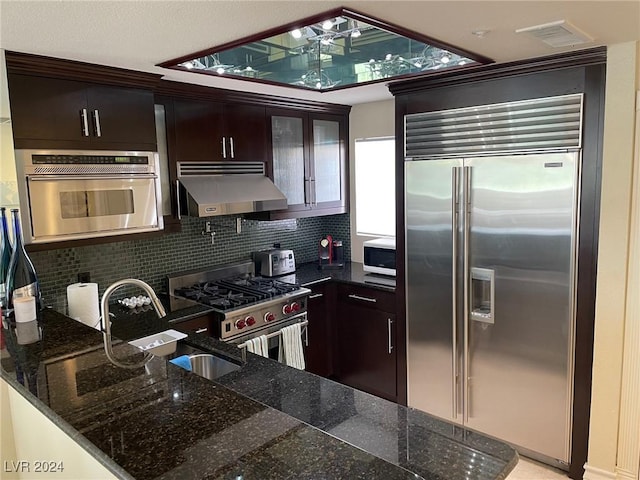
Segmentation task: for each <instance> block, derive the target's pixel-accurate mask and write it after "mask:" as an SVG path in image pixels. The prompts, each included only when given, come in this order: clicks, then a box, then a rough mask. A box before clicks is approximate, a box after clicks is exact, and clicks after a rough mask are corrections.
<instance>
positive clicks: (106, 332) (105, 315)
mask: <svg viewBox="0 0 640 480" xmlns="http://www.w3.org/2000/svg"><path fill="white" fill-rule="evenodd" d="M124 285H134V286H136V287H140V288H141V289H143V290H144V291H145V293H146V294H147V295H148V296H149V298H150V299H151V304H152V305H153V308H154V309H155V311H156V313H157V314H158V318H162V317H164V316H166V315H167V312H166V311H165V309H164V307H163V306H162V303H160V300H159V299H158V296H157V295H156V293H155V292H154V291H153V289H152V288H151V287H150V286H149V284H148V283H146V282H143V281H142V280H138V279H136V278H126V279H124V280H118V281H117V282H115V283H113V284H111V285H109V287H107V289H106V290H105V291H104V294H103V295H102V300H101V302H100V304H101V310H102V316H101V317H100V325H101V327H102V339H103V341H104V352H105V354H106V355H107V358H108V359H109V360H110V361H111V362H112V363H113V364H114V365H117V366H118V367H122V368H138V367H142V366H143V365H145V364H146V363H147V362H149V360H151V358H152V357H153V355H151V354H150V353H145V354H144V357H143V359H142V361H141V362H138V363H132V364H129V363H123V362H121V361H120V360H118V359H117V358H116V357H115V355H114V353H113V346H112V344H111V322H110V321H109V298H111V295H112V294H113V292H115V291H116V290H117V289H119V288H120V287H123V286H124Z"/></svg>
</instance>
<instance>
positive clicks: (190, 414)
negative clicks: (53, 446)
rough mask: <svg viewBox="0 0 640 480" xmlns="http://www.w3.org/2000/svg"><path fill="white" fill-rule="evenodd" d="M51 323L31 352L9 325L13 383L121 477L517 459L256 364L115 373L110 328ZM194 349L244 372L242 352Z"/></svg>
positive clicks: (434, 467) (309, 473) (499, 468)
mask: <svg viewBox="0 0 640 480" xmlns="http://www.w3.org/2000/svg"><path fill="white" fill-rule="evenodd" d="M172 315H173V320H174V321H176V320H179V313H178V311H177V310H176V312H174V313H172ZM157 325H160V323H158V324H157ZM6 327H8V326H6ZM41 327H42V339H41V340H39V341H37V342H35V343H31V344H27V345H19V344H18V342H17V337H16V331H15V329H14V328H13V327H8V328H3V334H4V337H5V347H4V349H3V352H2V357H3V358H2V362H1V364H2V368H1V369H0V374H1V376H2V378H3V379H5V380H6V381H7V382H9V383H10V384H11V385H12V386H13V387H14V388H16V389H17V390H18V391H19V392H20V393H21V394H22V395H23V396H25V398H27V400H28V401H30V402H31V403H32V404H34V405H35V406H36V407H37V408H38V409H40V410H41V411H42V412H43V413H44V414H45V415H46V416H47V417H49V418H50V419H51V420H52V421H53V422H54V423H56V424H57V425H58V426H59V427H60V428H61V429H62V430H64V431H65V432H66V433H68V434H69V435H70V436H71V437H72V438H73V439H74V440H76V441H77V442H78V443H79V444H80V445H81V446H83V447H84V448H85V449H86V450H87V451H88V452H90V453H91V455H93V456H94V457H95V458H97V459H98V461H100V462H101V463H102V464H103V465H105V466H106V467H107V468H108V469H109V470H110V471H112V472H113V473H114V475H115V476H117V477H119V478H136V479H174V478H175V479H204V478H206V479H236V478H244V479H245V480H250V479H257V480H268V479H306V478H308V479H311V478H313V479H319V478H326V479H338V478H340V479H343V478H349V479H355V478H367V479H372V478H381V479H395V478H403V479H409V478H412V479H416V478H424V479H429V480H456V479H477V480H484V479H486V480H489V479H502V478H505V477H506V475H507V473H508V472H509V471H510V470H511V469H512V468H513V466H514V465H515V463H516V462H517V458H518V457H517V454H516V453H515V451H514V450H513V449H511V448H510V447H507V446H506V445H504V444H503V443H501V442H497V441H494V440H490V439H488V438H486V437H484V436H482V435H479V434H476V433H473V432H470V431H467V430H465V429H463V428H460V427H457V426H453V425H451V424H449V423H446V422H443V421H440V420H437V419H435V418H433V417H430V416H428V415H426V414H423V413H421V412H418V411H415V410H413V409H407V408H405V407H402V406H399V405H396V404H394V403H391V402H388V401H386V400H382V399H380V398H377V397H374V396H372V395H369V394H366V393H363V392H359V391H357V390H354V389H352V388H349V387H346V386H343V385H340V384H337V383H335V382H332V381H330V380H326V379H324V378H321V377H317V376H315V375H313V374H310V373H307V372H303V371H299V370H295V369H293V368H290V367H287V366H285V365H282V364H279V363H277V362H275V361H273V360H269V359H265V358H262V357H258V356H256V355H253V354H248V356H247V357H248V358H247V362H246V363H244V364H243V366H242V368H241V369H240V370H237V371H236V372H233V373H230V374H227V375H225V376H223V377H220V378H219V379H218V380H217V381H215V382H212V381H210V380H207V379H204V378H202V377H200V376H198V375H195V374H193V373H191V372H187V371H186V370H183V369H182V368H180V367H177V366H175V365H173V364H172V363H170V362H169V358H170V357H154V358H152V360H151V361H150V362H149V363H148V364H147V365H146V366H145V367H144V368H139V369H133V370H130V369H121V368H118V367H115V366H114V365H112V364H111V363H110V362H109V360H108V359H107V358H106V356H105V354H104V350H103V348H102V335H101V334H100V332H97V331H96V330H93V329H91V328H89V327H86V326H85V325H83V324H81V323H79V322H76V321H74V320H71V319H69V318H68V317H66V316H64V315H62V314H59V313H57V312H55V311H53V310H45V311H44V314H43V319H42V323H41ZM164 327H170V323H168V322H167V323H165V324H164ZM23 338H24V337H23ZM185 342H188V343H190V344H191V345H194V346H196V347H198V348H200V349H201V350H204V351H215V352H223V353H224V354H225V356H227V358H235V359H236V360H237V361H238V363H241V362H240V357H239V350H238V349H237V347H235V346H232V345H229V344H225V343H222V342H220V341H218V340H215V339H212V338H209V337H205V336H202V335H190V336H189V337H188V338H187V339H186V340H185ZM114 350H115V352H116V355H117V356H118V358H122V357H136V356H138V357H139V356H140V354H139V353H137V352H136V350H135V349H133V347H131V346H130V345H128V344H127V343H126V342H121V343H119V344H117V345H116V346H115V347H114ZM116 437H117V438H118V439H119V442H118V444H119V446H118V447H117V448H114V447H113V444H112V443H111V442H110V439H112V438H116Z"/></svg>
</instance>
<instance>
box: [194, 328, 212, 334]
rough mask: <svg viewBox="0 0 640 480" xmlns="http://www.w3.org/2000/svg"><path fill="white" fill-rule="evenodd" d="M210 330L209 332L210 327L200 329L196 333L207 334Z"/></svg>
mask: <svg viewBox="0 0 640 480" xmlns="http://www.w3.org/2000/svg"><path fill="white" fill-rule="evenodd" d="M208 330H209V328H208V327H204V328H199V329H197V330H196V331H195V333H204V332H207V331H208Z"/></svg>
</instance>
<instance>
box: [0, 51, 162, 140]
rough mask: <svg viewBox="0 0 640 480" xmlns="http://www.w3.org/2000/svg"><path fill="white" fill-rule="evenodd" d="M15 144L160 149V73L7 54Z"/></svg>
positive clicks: (13, 53)
mask: <svg viewBox="0 0 640 480" xmlns="http://www.w3.org/2000/svg"><path fill="white" fill-rule="evenodd" d="M6 61H7V77H8V86H9V101H10V107H11V123H12V127H13V136H14V142H15V147H16V148H43V149H55V148H79V149H94V150H124V149H126V150H156V148H157V147H156V132H155V116H154V100H153V90H152V85H153V83H154V82H156V81H157V76H155V75H150V74H143V73H140V72H132V71H128V70H122V69H114V68H111V67H102V66H99V65H91V64H84V63H80V62H71V61H68V60H60V59H53V58H49V57H39V56H35V55H27V54H21V53H16V52H6Z"/></svg>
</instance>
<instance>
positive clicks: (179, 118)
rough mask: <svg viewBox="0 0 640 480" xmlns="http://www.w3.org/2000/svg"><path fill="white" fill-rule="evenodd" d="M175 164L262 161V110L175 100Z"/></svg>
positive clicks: (265, 149)
mask: <svg viewBox="0 0 640 480" xmlns="http://www.w3.org/2000/svg"><path fill="white" fill-rule="evenodd" d="M174 118H175V159H176V160H177V161H179V162H180V161H202V162H207V161H209V162H210V161H218V162H219V161H236V160H237V161H266V151H267V136H266V131H267V126H266V117H265V107H263V106H259V105H244V104H225V103H221V102H210V101H200V100H198V101H196V100H182V99H180V100H176V101H175V102H174Z"/></svg>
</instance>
